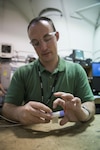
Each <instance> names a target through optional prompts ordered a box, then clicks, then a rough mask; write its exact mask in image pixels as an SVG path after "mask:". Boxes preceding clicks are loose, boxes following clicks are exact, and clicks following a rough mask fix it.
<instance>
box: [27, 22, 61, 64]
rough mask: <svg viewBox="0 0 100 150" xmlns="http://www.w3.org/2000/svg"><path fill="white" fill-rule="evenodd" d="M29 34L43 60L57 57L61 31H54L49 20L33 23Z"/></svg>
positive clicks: (46, 60)
mask: <svg viewBox="0 0 100 150" xmlns="http://www.w3.org/2000/svg"><path fill="white" fill-rule="evenodd" d="M28 35H29V38H30V41H31V44H32V45H33V47H34V48H35V51H36V53H37V55H38V56H39V59H40V60H41V62H48V61H52V60H53V59H55V58H56V57H57V40H58V39H59V33H58V32H54V31H53V28H52V26H51V25H50V24H49V23H48V22H47V21H41V22H39V23H37V24H33V25H31V26H30V28H29V31H28Z"/></svg>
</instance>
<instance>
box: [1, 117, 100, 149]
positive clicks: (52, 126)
mask: <svg viewBox="0 0 100 150" xmlns="http://www.w3.org/2000/svg"><path fill="white" fill-rule="evenodd" d="M9 125H12V124H11V123H8V122H5V121H3V120H2V119H1V120H0V150H100V115H95V117H94V118H93V119H92V120H90V121H88V122H87V123H81V122H80V123H67V124H66V125H64V126H60V125H59V124H58V123H52V121H51V122H50V123H48V124H37V125H32V126H20V125H19V126H14V127H13V126H9ZM7 126H8V127H7Z"/></svg>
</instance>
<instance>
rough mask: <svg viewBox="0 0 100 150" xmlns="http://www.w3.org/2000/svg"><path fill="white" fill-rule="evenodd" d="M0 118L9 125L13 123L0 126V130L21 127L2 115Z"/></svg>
mask: <svg viewBox="0 0 100 150" xmlns="http://www.w3.org/2000/svg"><path fill="white" fill-rule="evenodd" d="M0 118H1V119H3V120H5V121H8V122H10V123H13V124H10V125H0V128H5V127H15V126H21V125H22V124H20V123H18V122H16V121H13V120H10V119H8V118H6V117H4V116H2V115H0Z"/></svg>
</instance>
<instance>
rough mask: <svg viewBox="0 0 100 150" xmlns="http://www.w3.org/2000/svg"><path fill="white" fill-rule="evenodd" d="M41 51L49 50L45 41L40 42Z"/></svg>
mask: <svg viewBox="0 0 100 150" xmlns="http://www.w3.org/2000/svg"><path fill="white" fill-rule="evenodd" d="M40 49H41V50H44V51H45V50H46V49H47V43H46V42H45V41H44V40H41V41H40Z"/></svg>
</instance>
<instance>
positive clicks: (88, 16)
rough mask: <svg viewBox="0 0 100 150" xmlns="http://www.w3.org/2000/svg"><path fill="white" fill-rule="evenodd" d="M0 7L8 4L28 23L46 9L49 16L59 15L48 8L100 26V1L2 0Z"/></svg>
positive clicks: (65, 15) (66, 16)
mask: <svg viewBox="0 0 100 150" xmlns="http://www.w3.org/2000/svg"><path fill="white" fill-rule="evenodd" d="M0 1H1V2H0V5H1V6H2V7H5V6H6V4H7V3H9V4H11V5H12V6H13V9H16V11H18V12H19V13H20V15H22V16H23V17H24V19H25V20H26V21H28V22H29V21H30V20H31V19H32V18H34V17H36V16H38V15H39V13H40V12H41V11H43V10H44V9H46V13H47V14H43V15H49V16H50V15H58V14H57V13H59V12H58V11H51V10H50V9H48V8H55V9H57V10H59V11H61V12H62V15H63V16H64V17H65V18H66V19H67V18H68V17H69V18H70V17H71V18H74V19H84V20H86V21H87V22H88V23H90V24H92V25H94V26H95V27H98V26H99V25H100V0H0ZM48 10H49V11H48ZM47 11H48V12H47Z"/></svg>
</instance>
